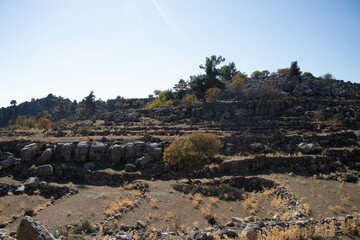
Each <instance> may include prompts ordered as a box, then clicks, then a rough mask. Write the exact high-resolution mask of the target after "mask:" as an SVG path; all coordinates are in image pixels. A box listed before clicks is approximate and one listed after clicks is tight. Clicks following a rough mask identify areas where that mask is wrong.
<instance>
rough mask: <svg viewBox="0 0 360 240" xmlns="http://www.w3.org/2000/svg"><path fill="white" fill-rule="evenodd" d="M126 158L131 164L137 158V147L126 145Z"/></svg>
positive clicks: (130, 144) (131, 144)
mask: <svg viewBox="0 0 360 240" xmlns="http://www.w3.org/2000/svg"><path fill="white" fill-rule="evenodd" d="M125 157H126V161H127V162H131V161H132V160H134V158H135V157H136V151H135V145H134V144H133V143H128V144H126V152H125Z"/></svg>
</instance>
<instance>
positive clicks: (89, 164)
mask: <svg viewBox="0 0 360 240" xmlns="http://www.w3.org/2000/svg"><path fill="white" fill-rule="evenodd" d="M84 168H86V169H94V168H96V164H95V163H94V162H87V163H85V164H84Z"/></svg>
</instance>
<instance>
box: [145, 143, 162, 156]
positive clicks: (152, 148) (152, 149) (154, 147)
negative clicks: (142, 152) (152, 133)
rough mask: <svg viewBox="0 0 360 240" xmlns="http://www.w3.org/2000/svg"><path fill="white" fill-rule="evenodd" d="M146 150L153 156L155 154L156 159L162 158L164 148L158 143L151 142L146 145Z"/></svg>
mask: <svg viewBox="0 0 360 240" xmlns="http://www.w3.org/2000/svg"><path fill="white" fill-rule="evenodd" d="M146 152H147V153H148V154H150V155H151V156H154V157H155V159H161V157H162V149H161V148H160V147H159V146H158V144H157V143H150V144H149V145H147V146H146Z"/></svg>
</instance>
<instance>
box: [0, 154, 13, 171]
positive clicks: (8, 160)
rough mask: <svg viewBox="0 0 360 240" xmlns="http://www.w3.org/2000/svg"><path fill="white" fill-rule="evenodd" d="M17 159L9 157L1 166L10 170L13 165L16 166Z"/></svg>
mask: <svg viewBox="0 0 360 240" xmlns="http://www.w3.org/2000/svg"><path fill="white" fill-rule="evenodd" d="M15 161H16V160H15V158H14V157H12V156H8V157H7V158H6V159H4V160H2V161H1V162H0V165H1V166H2V167H3V168H9V167H11V166H12V165H14V164H15Z"/></svg>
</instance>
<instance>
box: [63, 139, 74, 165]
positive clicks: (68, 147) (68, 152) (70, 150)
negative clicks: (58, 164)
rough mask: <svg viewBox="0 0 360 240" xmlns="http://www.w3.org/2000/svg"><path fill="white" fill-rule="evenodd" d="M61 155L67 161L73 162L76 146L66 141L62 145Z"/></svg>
mask: <svg viewBox="0 0 360 240" xmlns="http://www.w3.org/2000/svg"><path fill="white" fill-rule="evenodd" d="M61 155H62V157H63V158H64V161H65V162H71V161H72V160H73V156H74V146H73V144H72V143H65V144H64V145H63V146H62V147H61Z"/></svg>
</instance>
